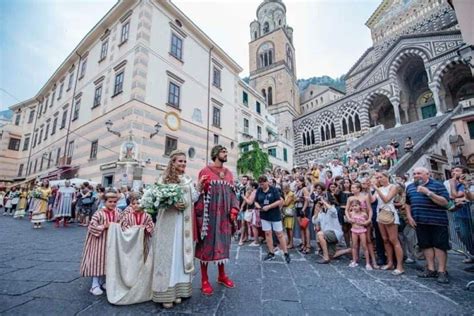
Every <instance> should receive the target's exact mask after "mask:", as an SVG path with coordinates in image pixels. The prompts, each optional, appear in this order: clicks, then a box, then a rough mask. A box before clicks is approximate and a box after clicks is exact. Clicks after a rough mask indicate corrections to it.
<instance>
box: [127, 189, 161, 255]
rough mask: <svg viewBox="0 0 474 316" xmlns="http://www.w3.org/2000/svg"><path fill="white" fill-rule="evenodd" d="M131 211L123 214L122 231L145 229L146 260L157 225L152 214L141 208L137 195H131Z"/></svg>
mask: <svg viewBox="0 0 474 316" xmlns="http://www.w3.org/2000/svg"><path fill="white" fill-rule="evenodd" d="M129 207H130V210H129V211H128V212H127V213H125V214H122V219H121V225H122V229H123V230H126V229H129V228H130V227H133V226H139V227H143V228H144V229H145V240H144V244H145V247H144V249H145V256H144V257H145V259H146V257H147V255H148V249H149V244H150V238H151V236H152V234H153V229H154V228H155V225H154V224H153V220H152V219H151V216H150V214H148V213H147V212H145V211H144V210H143V208H141V207H140V195H138V194H136V193H132V194H130V206H129Z"/></svg>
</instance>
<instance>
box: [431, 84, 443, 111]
mask: <svg viewBox="0 0 474 316" xmlns="http://www.w3.org/2000/svg"><path fill="white" fill-rule="evenodd" d="M429 87H430V90H431V92H433V100H434V103H435V105H436V116H440V115H443V111H442V101H441V97H440V94H439V92H440V91H439V90H440V89H439V87H437V86H436V85H433V84H430V85H429Z"/></svg>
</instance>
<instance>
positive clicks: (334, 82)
mask: <svg viewBox="0 0 474 316" xmlns="http://www.w3.org/2000/svg"><path fill="white" fill-rule="evenodd" d="M297 82H298V87H299V89H300V91H303V90H304V89H306V88H307V87H308V86H309V85H310V84H317V85H321V86H329V87H333V88H336V89H337V90H340V91H342V92H346V80H345V77H344V76H341V77H339V78H335V79H334V78H331V77H329V76H321V77H312V78H308V79H298V81H297Z"/></svg>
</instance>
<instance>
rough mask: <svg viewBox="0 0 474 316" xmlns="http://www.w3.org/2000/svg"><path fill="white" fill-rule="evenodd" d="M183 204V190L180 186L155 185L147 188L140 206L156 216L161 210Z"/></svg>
mask: <svg viewBox="0 0 474 316" xmlns="http://www.w3.org/2000/svg"><path fill="white" fill-rule="evenodd" d="M180 202H183V190H182V189H181V187H180V186H179V185H178V184H160V183H157V184H154V185H151V186H149V187H148V188H146V189H145V190H144V192H143V196H142V198H141V199H140V205H141V207H143V208H144V209H145V210H146V212H148V213H150V214H154V213H156V212H157V211H158V209H160V208H170V207H172V206H174V205H176V204H177V203H180Z"/></svg>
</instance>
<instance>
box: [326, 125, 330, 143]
mask: <svg viewBox="0 0 474 316" xmlns="http://www.w3.org/2000/svg"><path fill="white" fill-rule="evenodd" d="M325 132H326V140H330V139H331V132H330V131H329V125H326V130H325Z"/></svg>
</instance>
